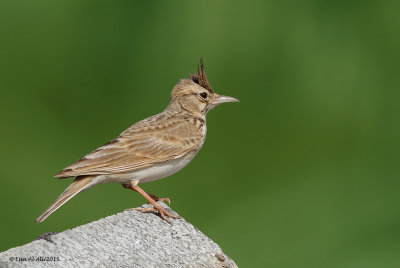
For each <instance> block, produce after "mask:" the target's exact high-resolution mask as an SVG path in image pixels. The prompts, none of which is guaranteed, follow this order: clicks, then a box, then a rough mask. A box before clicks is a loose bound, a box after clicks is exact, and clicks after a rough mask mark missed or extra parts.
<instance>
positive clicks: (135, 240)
mask: <svg viewBox="0 0 400 268" xmlns="http://www.w3.org/2000/svg"><path fill="white" fill-rule="evenodd" d="M160 204H161V205H163V206H164V207H166V208H168V206H167V205H165V204H164V203H161V202H160ZM143 206H144V207H146V206H148V205H143ZM168 209H169V208H168ZM171 222H172V224H169V223H167V222H165V221H164V220H162V219H161V218H160V217H159V216H158V215H157V214H154V213H141V212H138V211H133V210H132V211H125V212H122V213H118V214H116V215H112V216H109V217H106V218H103V219H100V220H98V221H95V222H91V223H88V224H85V225H82V226H78V227H76V228H74V229H72V230H66V231H64V232H61V233H46V234H43V235H41V236H39V237H38V238H37V239H36V240H35V241H33V242H31V243H29V244H26V245H24V246H20V247H15V248H12V249H9V250H7V251H5V252H2V253H0V267H237V266H236V264H235V263H234V261H233V260H232V259H230V258H229V257H228V256H226V255H225V254H224V253H223V252H222V250H221V248H220V247H219V246H218V245H217V244H216V243H214V242H213V241H212V240H211V239H210V238H208V237H207V236H205V235H204V234H203V233H202V232H200V231H199V230H197V229H196V228H195V227H193V225H191V224H190V223H188V222H186V221H185V220H184V219H182V218H181V219H177V220H174V219H171Z"/></svg>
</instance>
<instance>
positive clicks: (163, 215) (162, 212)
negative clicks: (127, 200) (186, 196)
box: [123, 183, 180, 223]
mask: <svg viewBox="0 0 400 268" xmlns="http://www.w3.org/2000/svg"><path fill="white" fill-rule="evenodd" d="M123 186H124V188H129V189H131V190H133V191H135V192H138V193H139V194H141V195H142V196H143V197H144V198H146V200H147V201H148V202H149V203H150V204H152V205H153V207H152V208H132V209H133V210H137V211H140V212H153V211H158V213H160V216H161V218H163V220H165V221H166V222H168V223H171V221H170V220H169V219H168V218H167V216H168V217H170V218H173V219H178V218H180V217H179V216H177V215H174V214H172V213H170V212H168V211H166V210H165V209H164V208H163V207H162V206H160V205H159V204H157V202H156V201H155V200H154V199H153V198H152V197H151V196H150V195H148V194H147V193H146V192H145V191H144V190H143V189H142V188H140V187H139V186H138V185H135V184H134V183H131V184H130V185H129V186H128V185H123Z"/></svg>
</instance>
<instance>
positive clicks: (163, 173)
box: [88, 152, 197, 187]
mask: <svg viewBox="0 0 400 268" xmlns="http://www.w3.org/2000/svg"><path fill="white" fill-rule="evenodd" d="M196 154H197V152H190V153H188V154H186V155H185V156H183V157H181V158H178V159H174V160H171V161H168V162H165V163H160V164H156V165H154V166H152V167H148V168H143V169H140V170H136V171H134V172H132V173H126V174H115V175H100V176H97V177H96V178H94V179H93V182H92V183H90V186H89V185H88V186H89V187H92V186H94V185H97V184H101V183H106V182H119V183H129V181H131V180H138V181H139V183H144V182H150V181H155V180H159V179H162V178H165V177H168V176H170V175H172V174H174V173H176V172H178V171H179V170H181V169H182V168H184V167H185V166H186V165H187V164H189V163H190V161H191V160H192V159H193V158H194V157H195V155H196Z"/></svg>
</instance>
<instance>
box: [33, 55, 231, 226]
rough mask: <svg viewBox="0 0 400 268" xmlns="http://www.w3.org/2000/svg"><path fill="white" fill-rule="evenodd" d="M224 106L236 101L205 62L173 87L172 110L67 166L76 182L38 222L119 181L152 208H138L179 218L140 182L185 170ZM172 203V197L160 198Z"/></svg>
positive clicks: (68, 174) (63, 174)
mask: <svg viewBox="0 0 400 268" xmlns="http://www.w3.org/2000/svg"><path fill="white" fill-rule="evenodd" d="M224 102H238V100H237V99H235V98H232V97H228V96H222V95H218V94H217V93H215V92H214V91H213V90H212V88H211V86H210V84H209V82H208V80H207V77H206V74H205V72H204V65H203V62H202V61H200V67H199V68H198V71H197V73H195V74H192V75H190V79H181V80H180V81H179V82H178V83H177V84H176V85H175V87H174V88H173V90H172V93H171V98H170V102H169V104H168V106H167V108H166V109H165V110H164V111H163V112H162V113H159V114H157V115H154V116H151V117H149V118H146V119H144V120H142V121H139V122H137V123H136V124H134V125H132V126H131V127H129V128H128V129H127V130H125V131H124V132H122V133H121V134H120V135H119V136H118V137H116V138H115V139H113V140H112V141H110V142H108V143H106V144H105V145H103V146H101V147H99V148H98V149H96V150H94V151H93V152H91V153H89V154H88V155H86V156H85V157H83V158H82V159H80V160H78V161H77V162H75V163H73V164H72V165H70V166H68V167H66V168H65V169H64V170H62V171H61V172H60V173H58V174H57V175H56V177H58V178H68V177H76V179H75V180H74V181H73V182H72V184H71V185H70V186H69V187H68V188H67V189H66V190H65V191H64V192H63V193H62V194H61V195H60V196H59V197H58V198H57V199H56V200H55V201H54V202H53V204H51V205H50V206H49V207H48V208H47V209H46V210H45V211H44V212H43V213H42V215H40V217H39V218H38V219H37V220H36V222H42V221H44V220H45V219H46V218H47V217H48V216H49V215H50V214H51V213H53V212H54V211H55V210H57V209H58V208H59V207H60V206H62V205H63V204H64V203H65V202H67V201H68V200H69V199H71V198H72V197H74V196H75V195H76V194H78V193H79V192H82V191H84V190H87V189H89V188H91V187H93V186H95V185H97V184H100V183H105V182H119V183H121V184H122V185H123V186H124V187H125V188H129V189H132V190H134V191H136V192H138V193H139V194H141V195H142V196H143V197H144V198H146V199H147V200H148V201H149V202H150V203H151V204H152V205H153V207H152V208H136V210H139V211H142V212H150V211H158V213H159V214H160V215H161V217H162V218H163V219H164V220H166V221H167V222H170V220H169V219H168V218H167V216H168V217H170V218H178V216H176V215H174V214H171V213H169V212H168V211H166V210H165V209H164V208H163V207H162V206H160V205H159V204H157V202H156V201H155V200H154V199H156V200H157V198H154V197H151V196H150V195H149V194H147V193H146V192H145V191H144V190H143V189H141V188H140V187H139V185H138V184H139V183H143V182H150V181H153V180H158V179H161V178H165V177H168V176H170V175H172V174H174V173H176V172H178V171H179V170H181V169H182V168H183V167H184V166H186V165H187V164H188V163H189V162H190V161H191V160H192V159H193V158H194V157H195V155H196V154H197V153H198V151H199V150H200V149H201V147H202V146H203V143H204V140H205V138H206V130H207V128H206V114H207V112H208V111H209V110H211V109H212V108H214V107H215V106H217V105H218V104H221V103H224ZM158 200H167V201H169V199H168V198H163V199H158Z"/></svg>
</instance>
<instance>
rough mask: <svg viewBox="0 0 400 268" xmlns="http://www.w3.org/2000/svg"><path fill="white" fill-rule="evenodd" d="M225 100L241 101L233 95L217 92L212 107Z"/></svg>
mask: <svg viewBox="0 0 400 268" xmlns="http://www.w3.org/2000/svg"><path fill="white" fill-rule="evenodd" d="M224 102H239V100H238V99H235V98H233V97H229V96H224V95H218V94H215V99H214V102H213V104H212V107H211V109H212V108H214V107H215V106H217V105H219V104H221V103H224Z"/></svg>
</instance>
